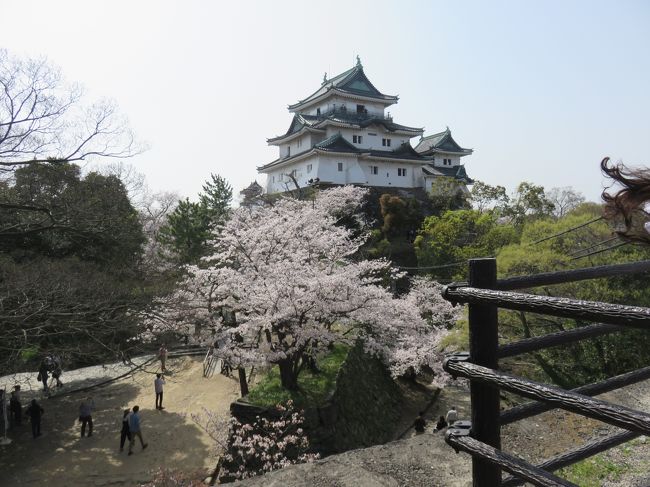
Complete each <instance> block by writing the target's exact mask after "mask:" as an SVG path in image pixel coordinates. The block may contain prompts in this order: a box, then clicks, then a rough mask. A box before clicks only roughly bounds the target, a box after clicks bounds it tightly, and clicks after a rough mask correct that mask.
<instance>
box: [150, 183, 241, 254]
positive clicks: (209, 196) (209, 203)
mask: <svg viewBox="0 0 650 487" xmlns="http://www.w3.org/2000/svg"><path fill="white" fill-rule="evenodd" d="M231 201H232V188H231V186H230V184H228V182H227V181H226V180H225V179H224V178H222V177H221V176H218V175H214V174H212V175H211V177H210V180H208V181H207V182H206V183H205V184H204V185H203V192H202V193H200V194H199V202H198V203H194V202H192V201H190V200H189V199H185V200H180V201H179V202H178V205H177V206H176V208H175V209H174V211H172V212H171V213H170V214H169V215H168V216H167V220H166V222H165V223H164V224H163V225H162V227H161V228H160V231H159V233H158V240H159V241H160V243H161V244H162V245H163V247H164V248H165V249H166V250H167V251H168V252H169V254H170V260H171V261H172V262H174V263H176V264H180V265H185V264H199V262H200V260H201V258H202V257H205V256H207V255H208V254H209V253H210V251H211V249H212V246H211V244H210V242H211V240H212V239H214V235H215V232H218V229H219V227H220V226H221V225H223V224H224V223H225V222H226V221H227V220H228V217H229V214H230V203H231Z"/></svg>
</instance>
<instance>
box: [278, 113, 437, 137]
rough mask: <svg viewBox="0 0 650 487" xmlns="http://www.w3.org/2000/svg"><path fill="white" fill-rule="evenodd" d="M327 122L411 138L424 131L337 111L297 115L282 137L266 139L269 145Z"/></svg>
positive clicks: (385, 120)
mask: <svg viewBox="0 0 650 487" xmlns="http://www.w3.org/2000/svg"><path fill="white" fill-rule="evenodd" d="M328 121H331V122H338V123H344V124H348V125H350V126H352V127H360V128H366V127H369V126H371V125H381V126H383V127H384V128H385V129H386V130H388V131H389V132H395V131H404V132H410V133H412V134H413V136H416V135H418V134H422V132H423V131H424V129H422V128H419V127H407V126H406V125H400V124H398V123H395V122H393V121H392V120H391V119H389V118H385V117H378V116H373V115H366V114H359V113H356V112H353V111H350V112H344V111H342V110H340V109H339V110H336V111H334V112H330V113H326V114H323V115H304V114H302V113H297V114H295V115H294V116H293V120H292V121H291V125H290V126H289V129H288V130H287V132H286V133H285V134H284V135H279V136H277V137H273V138H270V139H267V142H269V143H270V142H275V141H278V140H282V139H284V138H285V137H288V136H289V135H292V134H295V133H296V132H300V131H301V130H302V129H303V128H304V127H309V128H313V129H320V128H321V127H325V126H326V125H327V122H328Z"/></svg>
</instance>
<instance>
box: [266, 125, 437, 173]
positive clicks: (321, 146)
mask: <svg viewBox="0 0 650 487" xmlns="http://www.w3.org/2000/svg"><path fill="white" fill-rule="evenodd" d="M316 150H318V151H323V152H337V153H342V154H366V155H369V156H372V157H386V158H389V159H402V160H405V161H422V162H423V163H424V162H426V161H427V160H428V159H426V158H425V157H422V156H421V155H420V154H418V153H417V152H416V151H415V149H413V147H411V144H408V143H405V144H402V145H400V146H399V147H398V148H397V149H395V150H377V149H359V148H358V147H355V146H354V145H353V144H352V143H350V142H349V141H348V140H346V139H345V137H343V136H342V135H341V133H340V132H339V133H336V134H334V135H332V136H331V137H328V138H327V139H325V140H322V141H321V142H319V143H317V144H316V145H314V146H313V147H312V148H311V149H308V150H305V151H303V152H300V153H298V154H294V155H292V156H290V157H285V158H280V159H276V160H275V161H272V162H269V163H268V164H265V165H263V166H260V167H258V168H257V170H258V171H260V170H264V169H268V168H270V167H273V166H276V165H278V164H283V163H285V162H289V161H291V160H293V159H295V158H297V157H301V156H304V155H305V154H309V153H310V152H314V151H316Z"/></svg>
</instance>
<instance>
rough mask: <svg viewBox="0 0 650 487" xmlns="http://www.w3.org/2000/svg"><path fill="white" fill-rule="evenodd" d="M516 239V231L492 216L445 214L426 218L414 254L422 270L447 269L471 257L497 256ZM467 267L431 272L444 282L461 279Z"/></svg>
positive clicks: (461, 211)
mask: <svg viewBox="0 0 650 487" xmlns="http://www.w3.org/2000/svg"><path fill="white" fill-rule="evenodd" d="M517 239H518V236H517V232H516V231H515V229H514V228H513V227H512V226H511V225H505V224H499V223H498V222H497V218H496V216H495V215H493V214H492V213H489V212H488V213H480V212H479V211H476V210H456V211H446V212H444V213H443V214H442V215H440V216H430V217H427V218H425V220H424V222H423V223H422V227H421V229H420V231H419V233H418V236H417V237H416V239H415V251H416V254H417V258H418V265H419V266H420V267H438V266H447V265H451V264H454V263H457V262H465V261H466V260H467V259H470V258H475V257H490V256H494V255H495V254H496V252H497V251H498V250H499V249H500V248H501V247H503V246H505V245H508V244H510V243H512V242H515V241H517ZM466 267H467V266H465V265H463V266H459V267H443V268H440V269H435V270H433V271H432V273H433V274H434V275H435V276H437V277H440V278H443V279H451V278H454V277H459V278H462V277H464V276H465V272H466Z"/></svg>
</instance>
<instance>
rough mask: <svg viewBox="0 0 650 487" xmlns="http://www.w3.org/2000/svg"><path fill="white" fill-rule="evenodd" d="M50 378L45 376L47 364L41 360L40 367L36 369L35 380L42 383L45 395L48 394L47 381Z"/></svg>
mask: <svg viewBox="0 0 650 487" xmlns="http://www.w3.org/2000/svg"><path fill="white" fill-rule="evenodd" d="M49 378H50V376H49V375H48V374H47V363H46V362H45V360H41V365H40V366H39V367H38V377H37V378H36V380H39V381H41V382H42V383H43V391H44V392H45V393H47V392H49V388H48V386H47V379H49Z"/></svg>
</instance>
